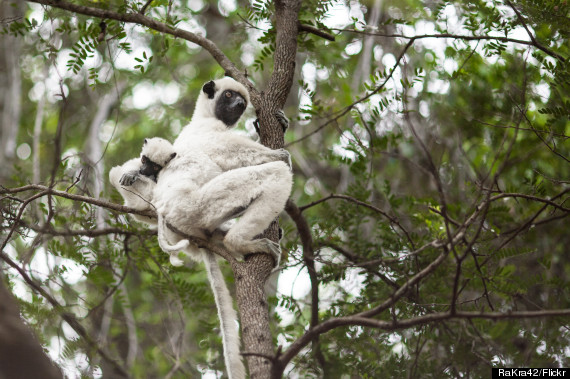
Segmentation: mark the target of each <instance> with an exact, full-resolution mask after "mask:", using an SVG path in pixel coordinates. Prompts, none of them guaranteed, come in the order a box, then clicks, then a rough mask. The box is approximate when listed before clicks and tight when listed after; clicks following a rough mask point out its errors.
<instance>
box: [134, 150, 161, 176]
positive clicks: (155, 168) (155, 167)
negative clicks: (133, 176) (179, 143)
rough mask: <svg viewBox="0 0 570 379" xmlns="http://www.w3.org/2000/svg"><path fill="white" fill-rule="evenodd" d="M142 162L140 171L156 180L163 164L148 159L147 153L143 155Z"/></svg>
mask: <svg viewBox="0 0 570 379" xmlns="http://www.w3.org/2000/svg"><path fill="white" fill-rule="evenodd" d="M141 163H142V164H141V168H140V169H139V173H140V174H141V175H144V176H146V177H148V178H150V179H152V180H154V181H155V182H156V178H157V176H158V173H159V172H160V170H162V166H161V165H159V164H158V163H155V162H153V161H151V160H150V159H148V158H147V156H146V155H143V156H142V157H141Z"/></svg>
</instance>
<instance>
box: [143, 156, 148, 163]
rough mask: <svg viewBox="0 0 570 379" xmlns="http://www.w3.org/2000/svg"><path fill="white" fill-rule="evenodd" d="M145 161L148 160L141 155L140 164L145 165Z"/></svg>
mask: <svg viewBox="0 0 570 379" xmlns="http://www.w3.org/2000/svg"><path fill="white" fill-rule="evenodd" d="M147 159H148V158H147V157H146V155H143V156H142V157H141V162H142V163H143V164H144V163H146V160H147Z"/></svg>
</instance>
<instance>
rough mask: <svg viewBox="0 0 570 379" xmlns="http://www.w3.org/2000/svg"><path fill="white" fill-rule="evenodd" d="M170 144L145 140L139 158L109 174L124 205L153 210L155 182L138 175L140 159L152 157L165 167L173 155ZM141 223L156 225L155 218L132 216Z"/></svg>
mask: <svg viewBox="0 0 570 379" xmlns="http://www.w3.org/2000/svg"><path fill="white" fill-rule="evenodd" d="M174 152H175V151H174V147H173V146H172V144H171V143H170V142H169V141H167V140H165V139H163V138H146V139H145V141H144V144H143V148H142V151H141V155H140V158H134V159H131V160H129V161H127V162H126V163H124V164H122V165H121V166H115V167H113V168H112V169H111V171H110V172H109V180H110V181H111V184H112V185H113V186H114V187H115V188H116V189H117V190H118V191H119V193H120V194H121V195H122V196H123V199H124V202H125V205H126V206H128V207H132V208H135V209H138V210H141V211H151V210H154V206H153V204H152V200H153V193H154V188H155V187H156V182H155V181H154V180H152V179H151V178H149V177H148V176H144V175H140V172H139V170H140V168H141V165H142V163H141V159H142V157H143V155H146V156H147V157H152V158H151V160H152V161H153V162H155V163H158V164H160V165H161V166H163V167H164V166H165V165H166V164H168V162H170V160H171V159H172V154H173V153H174ZM133 217H134V218H135V219H136V220H138V221H141V222H145V223H147V224H149V225H155V224H156V223H157V221H156V219H155V218H152V217H146V216H140V215H133Z"/></svg>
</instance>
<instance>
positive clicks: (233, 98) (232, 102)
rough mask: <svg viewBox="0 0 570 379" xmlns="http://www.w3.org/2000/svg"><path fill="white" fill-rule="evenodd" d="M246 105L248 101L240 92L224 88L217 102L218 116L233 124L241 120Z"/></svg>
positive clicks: (223, 120) (216, 111)
mask: <svg viewBox="0 0 570 379" xmlns="http://www.w3.org/2000/svg"><path fill="white" fill-rule="evenodd" d="M246 106H247V102H246V100H245V99H244V97H243V96H242V95H240V94H239V92H236V91H232V90H230V89H227V90H224V91H223V92H222V94H221V95H220V96H219V97H218V101H217V102H216V110H215V114H216V118H217V119H218V120H221V121H222V122H223V123H224V124H226V125H227V126H231V125H233V124H235V123H236V122H237V120H239V118H240V117H241V115H242V114H243V111H245V108H246Z"/></svg>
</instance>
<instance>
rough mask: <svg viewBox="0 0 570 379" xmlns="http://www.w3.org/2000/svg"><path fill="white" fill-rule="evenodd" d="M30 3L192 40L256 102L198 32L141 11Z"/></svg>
mask: <svg viewBox="0 0 570 379" xmlns="http://www.w3.org/2000/svg"><path fill="white" fill-rule="evenodd" d="M28 1H29V2H32V3H38V4H43V5H47V6H50V7H54V8H59V9H63V10H66V11H70V12H73V13H78V14H82V15H85V16H92V17H97V18H101V19H111V20H116V21H120V22H126V23H131V24H138V25H142V26H145V27H147V28H149V29H152V30H156V31H158V32H161V33H165V34H170V35H172V36H174V37H177V38H181V39H184V40H186V41H190V42H193V43H195V44H197V45H199V46H201V47H203V48H204V49H205V50H206V51H208V52H209V53H210V55H212V57H213V58H214V59H215V60H216V62H218V64H219V65H220V66H221V67H222V68H223V69H224V70H225V71H226V72H228V73H229V74H230V75H231V76H232V77H233V78H234V79H236V80H237V81H239V82H240V83H242V84H243V85H245V86H246V87H247V89H248V91H249V92H250V96H251V98H252V102H254V105H255V102H258V101H259V100H258V98H259V94H258V92H257V90H256V89H255V88H254V87H253V84H251V82H250V81H249V80H248V79H247V78H246V76H245V75H244V74H243V73H242V72H241V71H240V70H238V68H237V67H236V66H235V65H234V64H233V62H232V61H230V59H229V58H228V57H227V56H226V55H225V54H224V53H223V52H222V50H220V49H219V48H218V47H217V46H216V44H214V43H213V42H212V41H210V40H209V39H207V38H204V37H202V36H200V35H198V34H195V33H192V32H189V31H186V30H182V29H179V28H174V27H171V26H168V25H166V24H164V23H162V22H160V21H157V20H155V19H153V18H150V17H147V16H145V15H144V14H142V13H118V12H114V11H111V10H107V9H101V8H94V7H86V6H83V5H77V4H73V3H69V2H67V1H64V0H28Z"/></svg>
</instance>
